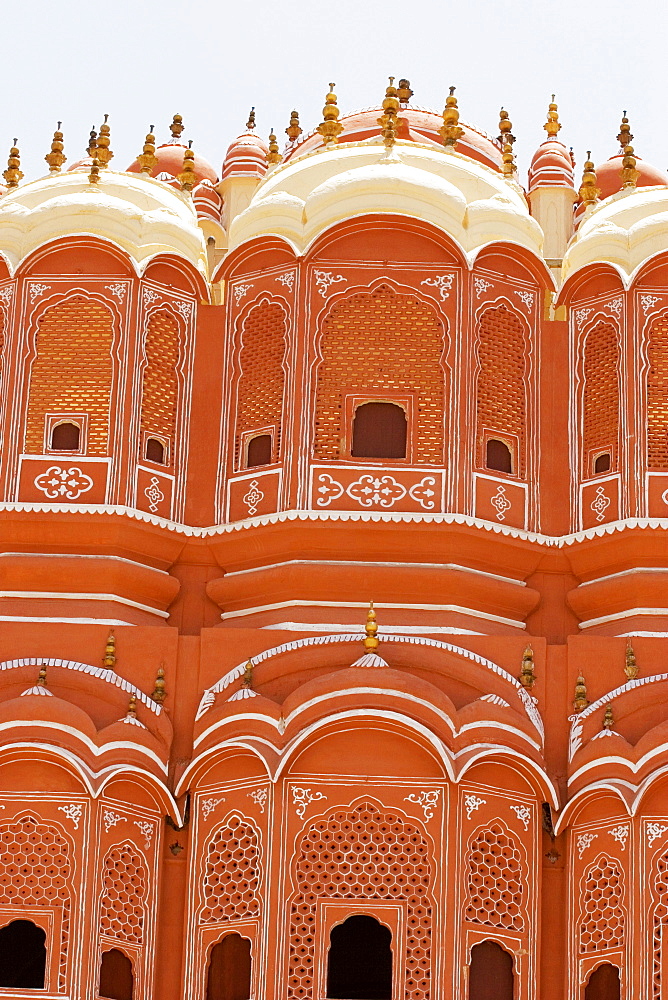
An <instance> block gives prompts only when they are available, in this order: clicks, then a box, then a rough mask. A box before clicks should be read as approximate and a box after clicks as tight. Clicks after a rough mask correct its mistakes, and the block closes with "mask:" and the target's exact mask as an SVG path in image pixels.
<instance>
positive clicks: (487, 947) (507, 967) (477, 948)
mask: <svg viewBox="0 0 668 1000" xmlns="http://www.w3.org/2000/svg"><path fill="white" fill-rule="evenodd" d="M514 990H515V977H514V975H513V956H512V955H511V954H509V952H507V951H506V950H505V949H504V948H502V947H501V946H500V945H498V944H497V943H496V941H481V942H480V944H475V945H474V946H473V947H472V948H471V965H470V967H469V1000H513V994H514Z"/></svg>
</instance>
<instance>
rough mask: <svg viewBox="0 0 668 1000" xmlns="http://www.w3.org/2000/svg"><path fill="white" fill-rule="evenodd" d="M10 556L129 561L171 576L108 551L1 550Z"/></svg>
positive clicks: (6, 555) (0, 553)
mask: <svg viewBox="0 0 668 1000" xmlns="http://www.w3.org/2000/svg"><path fill="white" fill-rule="evenodd" d="M8 556H12V557H14V558H21V559H33V558H35V557H36V558H38V559H104V560H105V562H106V561H112V562H121V563H127V565H128V566H139V567H140V568H141V569H148V570H150V571H151V572H152V573H162V575H163V576H169V573H168V572H167V570H165V569H158V567H157V566H150V565H149V564H148V563H143V562H138V561H137V560H136V559H127V558H126V557H125V556H112V555H107V554H106V553H100V554H99V555H91V554H90V553H80V552H0V559H6V558H7V557H8Z"/></svg>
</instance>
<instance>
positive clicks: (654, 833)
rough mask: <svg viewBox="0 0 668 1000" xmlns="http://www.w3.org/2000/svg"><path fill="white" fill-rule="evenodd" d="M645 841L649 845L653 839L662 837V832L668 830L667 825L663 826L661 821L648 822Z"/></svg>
mask: <svg viewBox="0 0 668 1000" xmlns="http://www.w3.org/2000/svg"><path fill="white" fill-rule="evenodd" d="M646 830H647V843H648V844H649V846H650V847H651V846H652V844H653V843H654V841H655V840H658V838H659V837H663V835H664V833H666V832H667V831H668V826H663V825H662V824H661V823H648V824H647V827H646Z"/></svg>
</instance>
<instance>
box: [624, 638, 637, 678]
mask: <svg viewBox="0 0 668 1000" xmlns="http://www.w3.org/2000/svg"><path fill="white" fill-rule="evenodd" d="M624 673H625V674H626V676H627V677H628V679H629V680H630V681H634V680H635V679H636V677H637V676H638V664H637V663H636V654H635V653H634V652H633V646H632V645H631V643H630V641H629V642H628V643H627V645H626V657H625V663H624Z"/></svg>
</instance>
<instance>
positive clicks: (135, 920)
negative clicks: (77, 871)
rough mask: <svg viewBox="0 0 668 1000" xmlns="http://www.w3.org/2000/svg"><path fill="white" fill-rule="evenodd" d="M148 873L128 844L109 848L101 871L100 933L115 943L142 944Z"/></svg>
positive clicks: (139, 857)
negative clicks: (112, 939) (115, 941)
mask: <svg viewBox="0 0 668 1000" xmlns="http://www.w3.org/2000/svg"><path fill="white" fill-rule="evenodd" d="M147 890H148V872H147V870H146V864H145V862H144V859H143V858H142V857H141V855H140V854H139V853H138V852H137V850H136V849H135V847H134V845H133V844H131V843H125V844H120V845H118V846H115V847H112V848H111V849H110V850H109V851H108V852H107V855H106V857H105V859H104V865H103V868H102V904H101V907H100V933H101V934H106V935H107V936H108V937H112V938H116V940H118V941H127V942H129V943H130V944H136V945H141V944H143V942H144V923H145V919H146V917H145V905H146V904H145V899H146V893H147Z"/></svg>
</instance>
